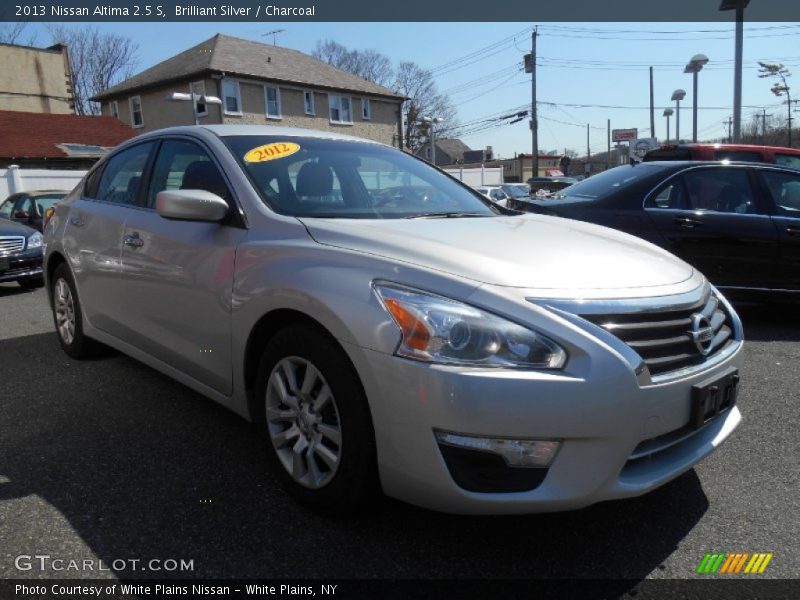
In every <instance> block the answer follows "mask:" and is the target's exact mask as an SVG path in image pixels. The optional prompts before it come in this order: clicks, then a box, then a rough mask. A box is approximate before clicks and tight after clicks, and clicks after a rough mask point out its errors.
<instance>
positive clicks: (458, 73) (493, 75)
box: [27, 22, 800, 157]
mask: <svg viewBox="0 0 800 600" xmlns="http://www.w3.org/2000/svg"><path fill="white" fill-rule="evenodd" d="M72 26H75V27H86V26H92V27H97V28H98V29H100V30H105V31H109V32H114V33H117V34H121V35H125V36H128V37H130V38H132V39H133V40H134V41H135V42H137V43H138V44H139V51H138V56H139V69H138V70H142V69H144V68H146V67H149V66H152V65H154V64H156V63H158V62H160V61H162V60H164V59H166V58H168V57H170V56H172V55H174V54H176V53H178V52H180V51H182V50H185V49H187V48H190V47H191V46H193V45H195V44H197V43H199V42H201V41H203V40H205V39H207V38H209V37H211V36H213V35H214V34H216V33H223V34H226V35H231V36H236V37H241V38H246V39H251V40H255V41H262V42H266V43H272V41H273V36H272V35H268V36H265V34H266V33H267V32H269V31H272V30H278V29H282V30H284V31H282V32H281V33H278V34H276V36H275V39H276V41H277V44H278V45H279V46H285V47H288V48H293V49H296V50H300V51H302V52H306V53H310V52H311V50H312V49H313V48H314V46H315V44H316V42H317V41H318V40H325V39H331V40H335V41H337V42H339V43H341V44H343V45H345V46H347V47H349V48H360V49H367V48H371V49H375V50H377V51H379V52H381V53H383V54H385V55H387V56H388V57H389V58H390V59H391V60H392V61H393V62H394V63H395V64H397V63H399V62H400V61H408V60H410V61H414V62H416V63H418V64H419V65H421V66H422V67H425V68H427V69H430V70H432V71H433V74H434V78H435V81H436V84H437V86H438V88H439V89H440V90H441V91H443V92H446V93H448V95H449V96H450V97H451V100H452V101H453V103H454V104H455V106H456V108H457V110H458V118H459V120H460V122H461V123H463V124H465V125H466V132H467V134H466V135H464V136H463V137H462V139H463V140H464V142H465V143H467V144H468V145H469V146H470V147H471V148H473V149H480V148H484V147H486V146H492V147H493V149H494V152H495V156H502V157H511V156H514V154H515V153H520V152H530V151H531V134H530V129H529V125H528V121H527V119H525V120H523V121H520V122H518V123H516V124H513V125H503V124H497V122H493V121H491V120H489V119H492V118H494V117H497V116H503V115H507V114H509V113H510V112H517V111H519V110H525V109H526V108H527V109H529V108H530V103H531V76H530V75H528V74H525V73H524V72H523V71H522V56H523V55H524V54H525V53H527V52H530V48H531V31H532V29H533V27H534V26H537V27H538V33H539V35H538V37H537V56H538V60H537V96H538V101H539V118H540V126H539V149H540V150H541V151H545V152H546V151H555V150H557V151H559V152H563V151H564V150H565V149H570V150H574V151H575V152H577V153H578V154H580V155H585V153H586V142H587V140H586V137H587V136H586V126H587V124H589V147H590V150H591V152H592V153H593V154H594V153H596V152H602V151H605V149H606V146H607V141H606V140H607V136H606V128H607V120H608V119H611V127H612V129H626V128H637V129H638V130H639V137H650V113H649V71H648V67H649V66H651V65H652V66H653V67H654V90H655V105H656V112H655V114H656V116H655V128H656V131H655V135H656V137H658V138H659V139H660V140H662V141H663V140H664V138H665V137H666V119H665V118H664V117H663V116H662V115H663V111H664V108H665V107H672V108H673V109H674V108H675V103H674V102H673V101H671V100H670V97H671V95H672V92H673V91H674V90H675V89H678V88H682V89H684V90H685V91H686V92H687V94H686V99H685V100H684V101H683V102H682V103H681V119H680V121H681V129H680V134H681V138H684V139H687V138H688V139H690V138H691V132H692V110H691V105H692V102H691V97H692V76H691V75H687V74H684V73H683V67H684V65H685V64H686V63H687V62H688V61H689V59H690V58H691V57H692V56H693V55H695V54H698V53H702V54H705V55H707V56H708V57H709V63H708V64H707V65H706V67H705V68H704V69H703V71H702V72H701V73H700V75H699V78H698V81H699V85H698V96H699V99H698V138H699V139H700V140H703V139H713V138H721V137H723V136H725V135H727V125H725V124H724V122H725V121H726V120H727V119H728V117H729V116H730V115H732V113H733V109H732V107H733V79H734V68H733V64H734V25H733V22H731V23H576V22H570V23H549V22H548V23H539V24H535V23H521V22H517V23H297V22H293V23H276V22H269V23H264V24H262V23H95V24H91V25H89V24H74V25H72ZM27 33H28V34H31V33H34V34H36V35H37V36H38V38H39V39H38V41H39V42H40V43H42V44H43V43H48V42H49V41H50V40H49V38H48V36H47V32H46V25H45V24H32V25H30V27H29V30H28V32H27ZM799 40H800V24H798V23H747V22H746V23H745V26H744V51H743V57H744V60H743V65H744V68H743V75H742V105H743V109H742V123H743V125H744V124H745V123H746V122H747V121H749V120H750V119H751V117H752V115H753V114H755V113H758V114H761V108H766V109H767V114H768V115H770V114H773V115H775V117H776V118H780V119H782V121H781V122H782V123H785V119H786V116H787V113H786V109H787V107H786V105H785V104H782V101H783V98H778V97H776V96H774V95H773V94H772V92H771V91H770V88H771V87H772V84H773V81H772V80H766V79H759V78H758V64H757V61H765V62H780V63H783V64H784V65H786V66H787V67H788V68H789V69H790V71H792V70H794V71H797V72H798V75H800V45H799V44H798V41H799ZM788 82H789V84H790V86H791V85H792V83H793V78H792V77H790V78H789V80H788ZM796 87H797V89H798V98H800V81H799V83H798V85H797V86H796ZM545 103H546V104H545ZM796 116H797V117H800V113H798V114H797V115H796ZM446 125H447V124H443V125H442V127H443V128H444V127H446ZM674 137H675V117H674V116H673V117H672V118H671V119H670V138H672V139H674Z"/></svg>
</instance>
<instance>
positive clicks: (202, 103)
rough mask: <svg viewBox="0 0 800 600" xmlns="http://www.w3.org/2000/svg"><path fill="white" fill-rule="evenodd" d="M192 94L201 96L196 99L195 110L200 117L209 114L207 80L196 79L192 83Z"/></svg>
mask: <svg viewBox="0 0 800 600" xmlns="http://www.w3.org/2000/svg"><path fill="white" fill-rule="evenodd" d="M191 90H192V94H194V95H195V96H199V97H198V98H195V101H194V111H195V114H196V115H197V116H198V117H204V116H206V115H207V114H208V105H207V104H206V99H205V95H206V82H205V81H195V82H192V85H191Z"/></svg>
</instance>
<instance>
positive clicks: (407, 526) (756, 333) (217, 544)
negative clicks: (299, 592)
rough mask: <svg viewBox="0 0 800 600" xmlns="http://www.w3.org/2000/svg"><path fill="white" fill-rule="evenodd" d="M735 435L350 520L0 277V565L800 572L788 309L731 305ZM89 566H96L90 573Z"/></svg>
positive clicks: (796, 387)
mask: <svg viewBox="0 0 800 600" xmlns="http://www.w3.org/2000/svg"><path fill="white" fill-rule="evenodd" d="M740 314H741V316H742V318H743V321H744V323H745V332H746V337H747V339H748V342H747V344H746V350H745V352H746V365H745V367H744V370H743V372H742V390H741V395H740V399H739V406H740V408H741V410H742V412H743V415H744V422H743V423H742V425H741V426H740V427H739V429H738V430H737V432H736V433H735V435H734V436H733V437H732V438H731V439H730V440H729V441H728V442H726V443H725V445H724V446H723V447H721V448H720V449H719V450H718V451H717V452H716V453H714V454H713V455H712V456H711V457H709V458H707V459H706V460H705V461H703V462H702V463H700V464H699V465H698V466H697V467H696V468H695V469H693V470H692V471H690V472H688V473H687V474H685V475H683V476H682V477H680V478H678V479H677V480H675V481H673V482H672V483H670V484H668V485H666V486H664V487H662V488H660V489H658V490H656V491H654V492H652V493H650V494H648V495H646V496H643V497H641V498H636V499H632V500H625V501H617V502H607V503H603V504H599V505H596V506H593V507H590V508H587V509H584V510H580V511H576V512H569V513H559V514H545V515H531V516H526V517H465V516H451V515H443V514H438V513H434V512H429V511H426V510H422V509H417V508H414V507H411V506H408V505H405V504H402V503H400V502H396V501H392V500H389V499H386V500H384V501H382V502H381V503H380V504H379V505H378V506H376V507H375V508H374V509H372V510H370V511H368V512H366V513H364V514H359V515H356V516H351V517H349V518H346V519H333V518H327V517H323V516H319V515H316V514H314V513H311V512H309V511H307V510H305V509H303V508H301V507H299V506H298V505H296V504H295V503H294V502H292V501H291V500H290V499H289V498H288V497H286V496H285V495H284V494H283V493H282V492H281V490H280V489H279V488H278V487H277V484H276V480H275V479H274V477H273V476H272V475H271V474H270V473H269V472H268V471H267V465H266V462H265V460H264V458H263V455H262V446H261V445H260V442H259V440H258V439H257V437H256V436H255V435H254V433H253V432H252V431H251V428H250V425H249V424H248V423H246V422H245V421H243V420H242V419H240V418H239V417H237V416H235V415H234V414H232V413H229V412H228V411H226V410H225V409H224V408H222V407H221V406H218V405H217V404H215V403H213V402H211V401H209V400H206V399H205V398H203V397H201V396H200V395H198V394H196V393H195V392H193V391H191V390H189V389H188V388H186V387H184V386H182V385H180V384H178V383H176V382H174V381H172V380H171V379H169V378H167V377H165V376H163V375H161V374H159V373H157V372H156V371H154V370H152V369H150V368H148V367H146V366H144V365H142V364H140V363H138V362H136V361H135V360H133V359H131V358H128V357H126V356H123V355H121V354H118V353H113V352H112V353H110V354H109V355H108V356H106V357H103V358H100V359H95V360H91V361H85V362H80V361H75V360H72V359H70V358H68V357H67V356H66V355H65V354H64V353H63V352H62V351H61V349H60V348H59V346H58V343H57V341H56V336H55V333H54V332H53V326H52V321H51V317H50V313H49V307H48V305H47V300H46V296H45V293H44V291H43V290H37V291H34V292H27V291H23V290H21V288H19V287H18V286H16V284H0V578H19V577H27V578H33V577H37V578H38V577H81V576H83V577H85V576H87V575H88V573H85V572H81V571H69V570H62V571H58V572H55V571H52V570H45V571H44V572H40V571H38V570H37V569H35V568H32V569H30V570H23V571H20V570H19V569H18V568H17V566H19V565H16V566H15V561H16V560H17V558H16V557H18V556H20V555H35V554H37V553H38V554H43V553H44V554H49V555H51V556H53V557H62V558H66V559H78V560H97V561H100V560H102V561H104V563H105V564H107V565H108V564H111V563H112V562H113V561H114V560H118V559H126V560H127V559H141V560H149V559H159V560H166V559H176V560H180V559H183V560H191V561H193V570H192V571H191V572H165V571H162V572H159V573H153V572H148V573H145V574H139V573H137V572H136V570H135V569H131V570H123V572H122V573H120V574H119V575H121V576H124V577H137V576H149V577H191V578H195V577H200V578H217V577H225V578H228V577H238V578H270V577H282V578H287V577H288V578H292V577H296V578H309V577H313V578H340V579H341V578H476V577H477V578H483V577H486V578H490V577H491V578H531V577H567V578H572V577H584V578H591V577H594V578H627V579H637V580H638V579H644V578H675V579H683V578H695V577H697V575H696V574H695V569H696V568H697V566H698V564H699V563H700V561H701V560H702V558H703V556H704V554H705V553H706V552H751V553H752V552H772V553H774V558H773V559H772V562H771V563H770V565H769V567H768V569H767V570H766V572H765V573H764V574H763V576H762V577H772V578H798V577H800V553H798V544H797V540H798V539H800V525H798V523H800V519H799V518H798V516H799V515H800V511H799V510H798V509H800V494H799V493H798V492H800V485H799V484H800V434H798V423H800V318H798V316H797V315H798V312H797V308H796V307H779V306H778V307H775V306H772V307H764V306H743V307H740ZM93 576H95V577H111V576H113V574H112V573H111V572H108V571H106V572H96V573H94V574H93Z"/></svg>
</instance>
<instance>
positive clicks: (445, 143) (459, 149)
mask: <svg viewBox="0 0 800 600" xmlns="http://www.w3.org/2000/svg"><path fill="white" fill-rule="evenodd" d="M436 149H437V150H442V151H443V152H445V153H446V154H447V155H448V156H450V157H451V158H454V159H463V158H464V152H469V151H470V150H472V148H470V147H469V146H467V145H466V144H465V143H464V142H462V141H461V140H459V139H457V138H436Z"/></svg>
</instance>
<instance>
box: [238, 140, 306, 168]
mask: <svg viewBox="0 0 800 600" xmlns="http://www.w3.org/2000/svg"><path fill="white" fill-rule="evenodd" d="M299 150H300V144H295V143H294V142H275V143H272V144H264V145H263V146H258V147H257V148H253V149H252V150H250V151H249V152H248V153H247V154H245V155H244V162H249V163H255V162H265V161H268V160H276V159H278V158H284V157H285V156H291V155H292V154H294V153H295V152H298V151H299Z"/></svg>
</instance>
